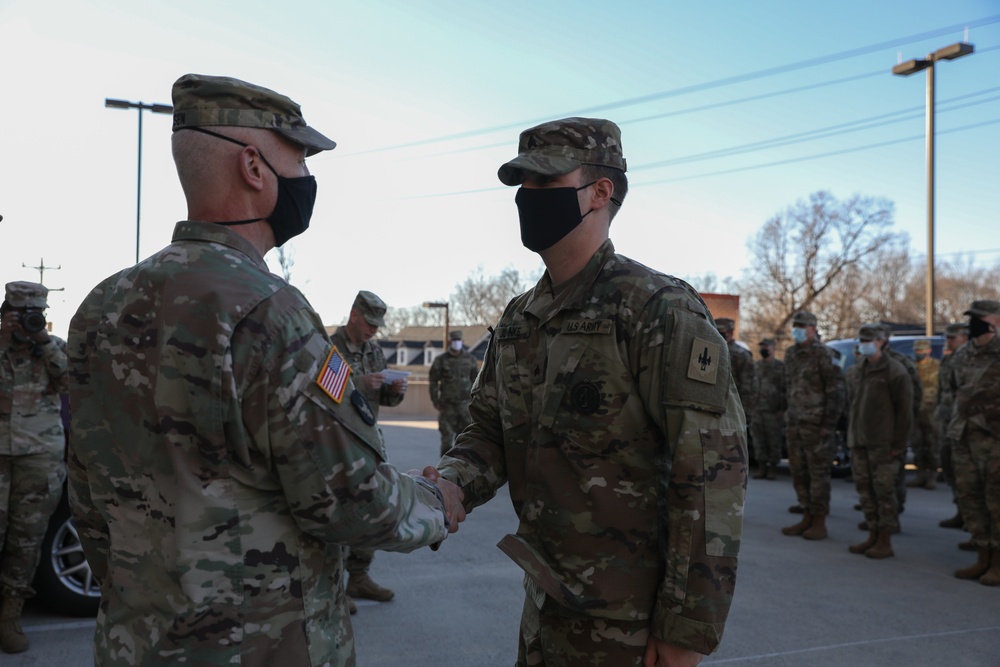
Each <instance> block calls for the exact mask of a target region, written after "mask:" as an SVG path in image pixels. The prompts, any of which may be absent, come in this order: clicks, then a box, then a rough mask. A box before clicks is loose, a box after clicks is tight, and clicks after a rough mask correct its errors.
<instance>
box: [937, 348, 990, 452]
mask: <svg viewBox="0 0 1000 667" xmlns="http://www.w3.org/2000/svg"><path fill="white" fill-rule="evenodd" d="M950 366H951V369H950V370H951V374H950V377H949V382H950V387H949V391H950V392H951V394H952V396H953V397H954V404H953V407H952V413H951V421H950V423H949V424H948V437H949V438H951V439H952V440H959V439H961V438H962V436H963V435H964V434H965V432H966V429H967V428H968V427H969V426H970V425H972V426H976V427H978V428H980V429H982V430H984V431H986V432H988V433H990V434H992V435H993V437H995V438H1000V336H993V338H991V339H990V342H988V343H986V345H976V343H975V341H973V340H969V342H968V343H966V344H965V345H963V346H962V347H960V348H958V349H957V350H955V352H954V353H953V354H952V361H951V364H950Z"/></svg>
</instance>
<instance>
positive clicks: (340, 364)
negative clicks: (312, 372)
mask: <svg viewBox="0 0 1000 667" xmlns="http://www.w3.org/2000/svg"><path fill="white" fill-rule="evenodd" d="M350 376H351V366H350V364H348V363H347V361H346V360H345V359H344V357H343V356H341V354H340V352H339V351H338V350H337V346H336V345H334V346H333V347H331V348H330V354H328V355H326V361H325V362H324V363H323V366H322V367H321V368H320V369H319V375H318V376H316V384H318V385H319V387H320V389H322V390H323V391H324V392H326V395H327V396H329V397H330V398H332V399H333V402H334V403H337V404H339V403H340V402H341V401H342V400H343V399H344V389H346V388H347V378H349V377H350Z"/></svg>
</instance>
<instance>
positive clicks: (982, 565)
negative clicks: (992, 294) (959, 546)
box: [948, 301, 1000, 586]
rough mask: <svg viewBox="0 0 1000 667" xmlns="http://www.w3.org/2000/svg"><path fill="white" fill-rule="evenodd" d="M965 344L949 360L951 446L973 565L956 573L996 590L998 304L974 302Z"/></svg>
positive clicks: (999, 566)
mask: <svg viewBox="0 0 1000 667" xmlns="http://www.w3.org/2000/svg"><path fill="white" fill-rule="evenodd" d="M965 314H966V315H967V316H969V342H968V343H967V344H965V345H963V346H962V347H960V348H959V349H958V350H957V351H956V352H955V354H954V359H953V360H952V361H951V364H950V366H951V373H950V375H949V384H950V391H951V392H952V395H953V397H954V407H953V410H952V417H951V422H950V423H949V425H948V437H949V438H950V439H951V442H952V465H953V466H954V468H955V482H956V485H957V496H958V508H959V511H961V513H962V519H963V520H964V521H965V529H966V530H967V531H968V532H969V533H970V535H971V538H972V539H971V542H972V545H973V546H974V547H975V548H976V551H977V554H978V558H977V561H976V562H975V563H974V564H972V565H970V566H969V567H965V568H962V569H960V570H958V571H956V572H955V576H956V577H958V578H959V579H978V580H979V583H981V584H984V585H986V586H1000V400H997V397H998V396H1000V337H998V336H997V330H998V328H1000V301H973V302H972V306H971V307H970V308H969V309H968V310H967V311H965Z"/></svg>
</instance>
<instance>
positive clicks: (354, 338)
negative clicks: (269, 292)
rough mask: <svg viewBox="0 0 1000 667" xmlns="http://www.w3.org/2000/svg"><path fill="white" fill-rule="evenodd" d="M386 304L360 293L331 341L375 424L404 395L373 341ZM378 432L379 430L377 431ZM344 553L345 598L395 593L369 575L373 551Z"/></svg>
mask: <svg viewBox="0 0 1000 667" xmlns="http://www.w3.org/2000/svg"><path fill="white" fill-rule="evenodd" d="M385 311H386V305H385V302H384V301H382V299H380V298H379V297H378V296H377V295H376V294H374V293H373V292H369V291H367V290H361V291H360V292H358V295H357V296H356V297H354V305H353V306H351V314H350V315H349V316H348V318H347V324H345V325H344V326H342V327H340V328H338V329H337V331H336V333H334V334H333V335H332V336H331V337H330V341H331V342H332V343H333V344H334V345H335V346H336V347H337V350H338V351H340V353H341V354H342V355H343V357H344V359H346V360H347V363H348V364H350V366H351V379H352V380H354V385H355V386H356V387H358V391H361V392H363V393H364V395H365V398H366V399H368V405H369V406H371V410H372V414H373V415H374V418H375V421H376V422H378V412H379V406H380V405H385V406H390V407H391V406H393V405H399V404H400V403H401V402H402V401H403V396H405V394H406V384H407V383H406V378H400V379H398V380H395V381H393V382H391V383H389V382H384V381H383V380H384V378H385V376H384V375H383V373H382V371H384V370H385V369H386V366H387V364H386V363H385V355H383V354H382V348H381V347H379V346H378V345H377V344H375V343H373V342H372V337H373V336H374V335H375V334H376V333H378V328H379V327H382V326H385ZM380 430H381V429H380ZM345 551H346V552H347V556H346V559H347V564H346V568H347V574H348V575H349V576H348V578H347V596H348V597H349V598H367V599H369V600H377V601H379V602H387V601H389V600H391V599H392V598H393V596H394V595H395V593H393V592H392V591H391V590H390V589H388V588H386V587H384V586H379V585H378V584H377V583H375V581H374V580H373V579H372V578H371V575H369V574H368V572H369V570H370V569H371V566H372V561H373V560H375V550H374V549H364V548H355V549H351V548H349V547H345ZM348 605H349V606H350V609H351V613H352V614H353V613H355V612H356V611H357V606H356V605H355V604H354V602H353V600H349V601H348Z"/></svg>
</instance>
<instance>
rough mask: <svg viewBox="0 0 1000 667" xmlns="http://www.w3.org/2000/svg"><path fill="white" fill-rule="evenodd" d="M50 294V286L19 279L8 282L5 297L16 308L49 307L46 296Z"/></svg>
mask: <svg viewBox="0 0 1000 667" xmlns="http://www.w3.org/2000/svg"><path fill="white" fill-rule="evenodd" d="M48 295H49V288H48V287H46V286H45V285H40V284H39V283H29V282H25V281H18V282H14V283H7V285H6V295H5V299H6V301H7V303H8V304H9V305H10V306H12V307H14V308H41V309H43V310H44V309H45V308H48V307H49V304H48V302H47V301H46V300H45V297H47V296H48Z"/></svg>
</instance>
